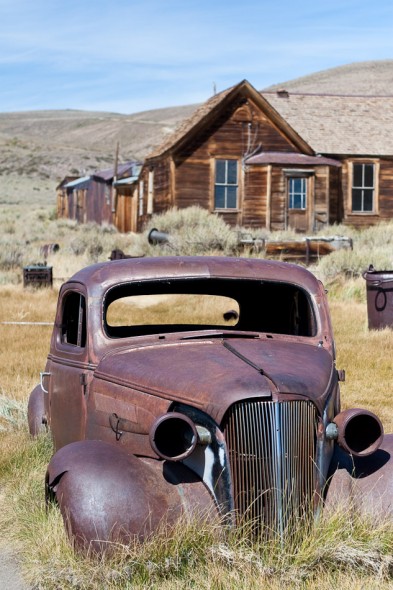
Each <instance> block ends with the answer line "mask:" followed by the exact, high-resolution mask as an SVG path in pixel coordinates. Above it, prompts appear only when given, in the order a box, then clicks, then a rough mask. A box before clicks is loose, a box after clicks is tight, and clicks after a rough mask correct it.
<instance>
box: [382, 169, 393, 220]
mask: <svg viewBox="0 0 393 590" xmlns="http://www.w3.org/2000/svg"><path fill="white" fill-rule="evenodd" d="M379 214H380V217H381V219H384V220H387V219H392V218H393V158H392V159H389V160H388V159H383V160H380V164H379Z"/></svg>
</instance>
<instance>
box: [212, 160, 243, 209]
mask: <svg viewBox="0 0 393 590" xmlns="http://www.w3.org/2000/svg"><path fill="white" fill-rule="evenodd" d="M218 162H224V163H225V182H217V163H218ZM228 162H236V182H235V183H233V182H228ZM216 187H223V188H224V192H225V196H224V206H223V207H217V201H216ZM229 187H230V188H233V187H235V188H236V203H235V206H234V207H228V188H229ZM213 197H214V210H215V211H236V210H237V209H238V203H239V160H237V159H235V158H216V159H215V161H214V195H213Z"/></svg>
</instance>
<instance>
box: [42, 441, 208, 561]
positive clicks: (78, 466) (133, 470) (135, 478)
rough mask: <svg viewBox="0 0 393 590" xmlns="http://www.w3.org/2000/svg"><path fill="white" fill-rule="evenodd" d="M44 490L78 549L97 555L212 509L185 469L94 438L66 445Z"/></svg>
mask: <svg viewBox="0 0 393 590" xmlns="http://www.w3.org/2000/svg"><path fill="white" fill-rule="evenodd" d="M46 486H47V497H51V496H54V497H55V498H56V500H57V502H58V504H59V507H60V510H61V513H62V515H63V519H64V522H65V525H66V528H67V532H68V534H69V536H70V537H71V538H72V540H73V541H74V543H75V544H76V546H78V547H82V548H85V549H86V548H91V549H93V550H95V551H98V552H101V551H103V550H105V548H106V547H107V546H108V545H107V544H108V542H112V541H120V542H123V543H124V542H129V541H130V539H131V538H132V537H137V538H138V539H140V540H143V539H144V538H146V536H148V535H149V534H151V533H152V532H153V531H156V530H157V529H158V528H159V527H160V525H162V524H168V525H171V524H173V523H174V522H175V521H176V520H177V519H178V518H179V517H180V515H181V514H182V513H187V514H192V513H194V512H199V513H200V512H201V511H202V510H203V511H204V510H210V509H212V507H214V503H213V500H212V499H211V497H210V495H209V493H208V491H207V490H206V488H205V486H204V485H203V483H202V482H201V481H200V480H199V479H196V477H195V476H194V475H193V474H192V473H191V472H190V471H189V470H188V469H187V468H186V467H184V466H182V465H175V464H167V463H165V462H161V461H155V460H150V461H146V460H143V459H139V458H137V457H135V456H134V455H129V454H127V453H126V451H124V450H123V449H121V448H119V447H115V446H114V445H112V444H109V443H105V442H102V441H96V440H86V441H80V442H75V443H71V444H69V445H66V446H65V447H62V448H61V449H60V450H59V451H58V452H57V453H56V454H55V455H54V456H53V457H52V459H51V461H50V463H49V465H48V470H47V475H46Z"/></svg>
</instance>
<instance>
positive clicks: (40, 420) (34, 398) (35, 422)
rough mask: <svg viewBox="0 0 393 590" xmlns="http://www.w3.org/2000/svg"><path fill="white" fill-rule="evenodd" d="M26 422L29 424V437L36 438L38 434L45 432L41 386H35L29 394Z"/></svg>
mask: <svg viewBox="0 0 393 590" xmlns="http://www.w3.org/2000/svg"><path fill="white" fill-rule="evenodd" d="M27 421H28V424H29V432H30V434H31V436H37V435H38V434H39V433H40V432H43V431H44V430H45V426H46V423H47V421H46V415H45V403H44V392H43V391H42V388H41V385H36V386H35V387H34V389H33V391H32V392H31V394H30V397H29V402H28V405H27Z"/></svg>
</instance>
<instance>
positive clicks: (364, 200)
mask: <svg viewBox="0 0 393 590" xmlns="http://www.w3.org/2000/svg"><path fill="white" fill-rule="evenodd" d="M374 191H375V170H374V164H353V167H352V211H353V212H355V213H358V212H359V213H363V212H366V211H373V210H374Z"/></svg>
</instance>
